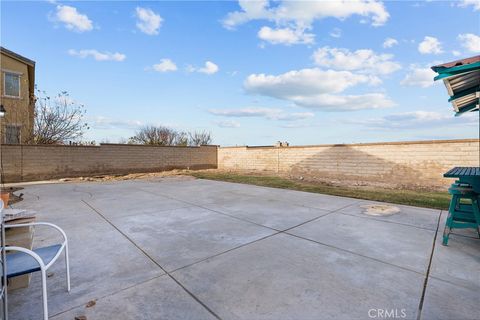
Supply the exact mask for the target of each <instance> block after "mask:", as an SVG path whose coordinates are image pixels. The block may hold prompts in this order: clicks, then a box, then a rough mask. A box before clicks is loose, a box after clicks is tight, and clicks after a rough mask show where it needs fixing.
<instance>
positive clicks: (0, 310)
mask: <svg viewBox="0 0 480 320" xmlns="http://www.w3.org/2000/svg"><path fill="white" fill-rule="evenodd" d="M0 241H1V243H0V245H1V246H0V250H1V254H0V268H1V272H2V278H1V280H0V299H1V300H2V301H1V303H0V314H2V315H3V319H7V317H8V312H7V270H6V257H5V255H6V250H5V223H4V213H3V201H2V200H1V199H0Z"/></svg>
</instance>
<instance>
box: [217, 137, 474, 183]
mask: <svg viewBox="0 0 480 320" xmlns="http://www.w3.org/2000/svg"><path fill="white" fill-rule="evenodd" d="M479 157H480V153H479V141H478V140H477V139H467V140H437V141H414V142H392V143H366V144H345V145H316V146H294V147H222V148H219V149H218V168H219V169H222V170H229V171H248V172H264V173H269V174H272V173H275V174H277V173H278V174H280V175H292V176H294V177H304V178H305V179H309V180H319V181H327V182H332V181H334V182H339V183H342V184H351V185H377V186H379V185H380V186H385V187H392V188H434V189H444V188H445V187H446V186H448V185H449V184H450V183H452V179H446V178H443V173H444V172H446V171H448V170H449V169H451V168H452V167H454V166H480V159H479Z"/></svg>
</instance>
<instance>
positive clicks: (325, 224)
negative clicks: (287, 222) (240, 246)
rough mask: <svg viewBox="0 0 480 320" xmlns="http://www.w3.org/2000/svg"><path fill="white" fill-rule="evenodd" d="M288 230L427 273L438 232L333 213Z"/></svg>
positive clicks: (301, 235)
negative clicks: (434, 239) (430, 254)
mask: <svg viewBox="0 0 480 320" xmlns="http://www.w3.org/2000/svg"><path fill="white" fill-rule="evenodd" d="M288 233H291V234H294V235H297V236H300V237H304V238H308V239H312V240H315V241H318V242H320V243H323V244H326V245H329V246H333V247H336V248H340V249H344V250H348V251H351V252H355V253H357V254H361V255H364V256H367V257H370V258H374V259H378V260H381V261H383V262H386V263H390V264H393V265H396V266H400V267H403V268H407V269H409V270H414V271H417V272H421V273H425V272H426V271H427V267H428V263H429V257H430V256H429V253H430V252H431V250H432V246H433V238H434V236H435V232H434V231H431V230H426V229H420V228H414V227H409V226H405V225H401V224H395V223H389V222H385V221H378V220H373V219H364V218H360V217H357V216H350V215H344V214H339V213H332V214H329V215H327V216H324V217H321V218H319V219H317V220H315V221H313V222H310V223H308V224H305V225H303V226H300V227H298V228H294V229H292V230H290V231H288Z"/></svg>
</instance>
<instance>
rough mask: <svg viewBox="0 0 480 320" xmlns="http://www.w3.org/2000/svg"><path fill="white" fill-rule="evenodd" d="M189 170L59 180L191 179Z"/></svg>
mask: <svg viewBox="0 0 480 320" xmlns="http://www.w3.org/2000/svg"><path fill="white" fill-rule="evenodd" d="M188 172H189V170H178V169H176V170H170V171H161V172H150V173H129V174H114V175H98V176H92V177H77V178H62V179H59V181H61V182H67V181H72V182H77V181H96V182H104V181H122V180H136V179H153V178H164V177H172V176H183V177H190V176H189V175H188ZM190 178H191V177H190Z"/></svg>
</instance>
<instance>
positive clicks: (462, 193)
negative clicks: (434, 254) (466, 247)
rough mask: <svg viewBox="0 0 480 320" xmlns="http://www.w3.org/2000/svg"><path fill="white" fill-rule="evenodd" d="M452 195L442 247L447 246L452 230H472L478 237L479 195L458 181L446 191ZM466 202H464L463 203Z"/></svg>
mask: <svg viewBox="0 0 480 320" xmlns="http://www.w3.org/2000/svg"><path fill="white" fill-rule="evenodd" d="M448 192H449V193H450V194H451V195H452V200H451V201H450V208H449V209H448V217H447V222H446V223H445V229H444V231H443V245H444V246H446V245H447V244H448V237H449V236H450V232H451V231H452V229H464V228H474V229H475V230H476V231H477V232H478V235H479V236H480V204H479V202H480V194H478V193H476V192H475V191H473V188H472V187H471V186H469V185H466V184H464V183H459V182H458V181H457V182H456V183H454V184H452V186H451V187H450V188H449V189H448ZM465 200H466V201H465Z"/></svg>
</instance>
